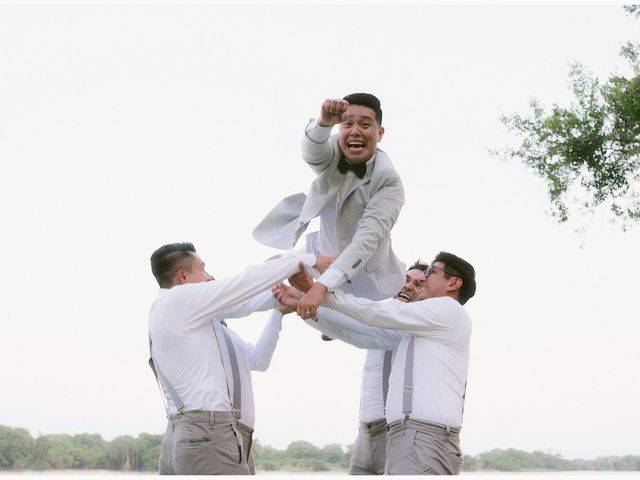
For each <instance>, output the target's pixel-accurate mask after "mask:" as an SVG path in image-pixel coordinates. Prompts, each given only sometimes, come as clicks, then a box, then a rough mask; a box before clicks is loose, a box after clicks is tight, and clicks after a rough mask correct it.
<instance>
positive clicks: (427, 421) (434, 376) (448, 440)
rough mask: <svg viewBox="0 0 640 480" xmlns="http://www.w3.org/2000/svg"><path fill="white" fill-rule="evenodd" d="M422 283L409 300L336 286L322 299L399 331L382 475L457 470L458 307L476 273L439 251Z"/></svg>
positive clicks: (463, 356) (464, 344)
mask: <svg viewBox="0 0 640 480" xmlns="http://www.w3.org/2000/svg"><path fill="white" fill-rule="evenodd" d="M423 282H424V283H423V285H422V288H420V289H418V290H416V296H415V298H413V299H412V301H411V302H408V303H404V302H397V301H394V300H386V301H380V302H375V301H371V300H368V299H366V298H360V297H354V296H353V295H350V294H345V293H343V292H341V291H340V290H335V291H333V293H332V294H331V295H327V298H326V299H325V302H324V304H325V305H326V306H328V307H329V308H332V309H335V310H337V311H339V312H340V313H342V314H344V315H347V316H349V317H351V318H353V319H354V320H357V321H359V322H362V323H364V324H366V325H370V326H373V327H377V328H381V329H391V330H398V331H401V332H404V333H405V335H404V337H403V338H402V341H401V342H400V344H399V345H398V348H397V350H396V354H395V358H394V362H393V365H392V368H391V375H390V377H389V394H388V397H387V403H386V410H385V414H386V415H385V416H386V420H387V432H388V433H387V453H386V467H385V468H386V470H385V473H386V474H391V475H415V474H431V475H433V474H445V475H457V474H459V473H460V469H461V466H462V452H461V450H460V437H459V434H460V428H461V426H462V413H463V410H464V398H465V392H466V382H467V372H468V368H469V341H470V336H471V318H470V317H469V315H468V314H467V312H466V310H465V309H464V307H463V305H464V304H465V303H466V302H467V300H469V298H471V297H473V295H474V294H475V291H476V282H475V270H474V268H473V267H472V266H471V264H469V263H468V262H466V261H465V260H463V259H462V258H460V257H458V256H456V255H453V254H451V253H448V252H440V253H439V254H438V255H437V256H436V257H435V259H434V261H433V262H432V263H431V265H430V266H429V268H427V270H426V271H425V273H424V280H423ZM278 298H280V297H278Z"/></svg>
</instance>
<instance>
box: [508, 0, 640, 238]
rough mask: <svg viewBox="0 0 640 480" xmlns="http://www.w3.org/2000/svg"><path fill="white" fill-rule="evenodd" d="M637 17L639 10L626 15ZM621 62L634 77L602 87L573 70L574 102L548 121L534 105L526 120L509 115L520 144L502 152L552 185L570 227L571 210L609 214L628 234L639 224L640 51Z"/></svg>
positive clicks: (636, 47) (628, 48)
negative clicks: (606, 208) (596, 211)
mask: <svg viewBox="0 0 640 480" xmlns="http://www.w3.org/2000/svg"><path fill="white" fill-rule="evenodd" d="M624 8H625V9H626V10H627V12H628V13H630V14H633V15H635V16H637V17H640V6H639V5H628V6H626V7H624ZM620 55H621V56H622V57H623V58H625V59H626V60H627V62H628V63H629V66H630V67H631V73H630V74H629V75H627V76H623V75H612V76H610V77H609V79H608V80H607V81H606V82H604V83H601V82H600V81H599V80H598V79H597V78H594V77H593V76H592V75H591V74H590V73H589V72H588V71H587V70H586V69H585V68H584V67H583V66H582V65H580V64H578V63H576V64H574V65H572V67H571V70H570V73H569V82H570V85H571V88H572V91H573V96H574V101H573V102H572V103H571V105H570V106H569V107H568V108H564V107H560V106H558V105H555V104H554V105H553V107H552V108H551V112H550V113H547V112H546V111H545V110H544V108H543V107H542V106H541V105H540V104H539V102H538V101H537V100H535V99H534V100H531V102H530V108H531V112H530V114H529V115H526V116H522V115H518V114H515V115H510V116H507V115H504V116H502V117H501V121H502V122H503V123H504V124H505V125H506V126H507V128H508V129H509V131H512V132H515V133H516V134H517V135H519V136H520V137H522V138H523V139H522V143H521V144H520V146H519V147H517V148H511V149H508V150H506V151H505V152H502V156H503V157H504V158H506V159H513V158H516V159H520V160H521V161H522V162H523V163H524V164H525V165H527V166H528V167H530V168H531V169H533V170H534V172H535V173H536V174H537V175H538V176H540V177H541V178H542V179H543V180H545V182H546V183H547V191H548V195H549V199H550V202H551V207H552V215H553V216H555V217H556V218H557V219H558V220H559V221H560V222H564V221H566V220H567V219H568V218H569V216H570V214H571V215H572V214H573V213H575V212H573V209H574V208H577V209H578V210H582V211H585V212H589V213H593V212H594V211H595V210H596V209H597V208H599V207H601V206H602V207H608V209H609V210H610V212H611V214H612V216H613V217H612V222H613V223H616V224H618V225H619V226H621V227H622V228H623V229H626V228H627V227H629V226H630V225H634V224H637V223H639V222H640V43H632V42H628V43H627V44H625V45H624V46H623V47H622V48H621V50H620Z"/></svg>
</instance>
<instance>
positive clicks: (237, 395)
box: [222, 327, 242, 418]
mask: <svg viewBox="0 0 640 480" xmlns="http://www.w3.org/2000/svg"><path fill="white" fill-rule="evenodd" d="M222 333H223V335H224V341H225V343H226V344H227V351H228V352H229V359H230V360H231V375H232V378H233V408H234V409H236V410H237V411H238V412H239V413H240V417H241V416H242V385H241V383H240V370H239V369H238V356H237V355H236V349H235V347H234V346H233V342H232V340H231V335H229V329H228V328H227V327H223V328H222ZM240 417H238V418H240Z"/></svg>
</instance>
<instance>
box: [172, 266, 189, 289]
mask: <svg viewBox="0 0 640 480" xmlns="http://www.w3.org/2000/svg"><path fill="white" fill-rule="evenodd" d="M186 280H187V274H186V272H185V271H184V270H182V269H180V270H178V271H177V272H176V275H175V277H173V284H174V285H182V284H183V283H185V282H186Z"/></svg>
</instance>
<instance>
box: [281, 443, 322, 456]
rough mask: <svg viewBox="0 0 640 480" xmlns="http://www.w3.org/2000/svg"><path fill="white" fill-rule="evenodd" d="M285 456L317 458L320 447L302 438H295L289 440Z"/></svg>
mask: <svg viewBox="0 0 640 480" xmlns="http://www.w3.org/2000/svg"><path fill="white" fill-rule="evenodd" d="M286 453H287V456H289V457H291V458H296V459H298V458H318V457H319V456H320V449H319V448H318V447H316V446H315V445H313V444H312V443H309V442H305V441H304V440H296V441H295V442H291V443H290V444H289V446H288V447H287V450H286Z"/></svg>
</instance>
